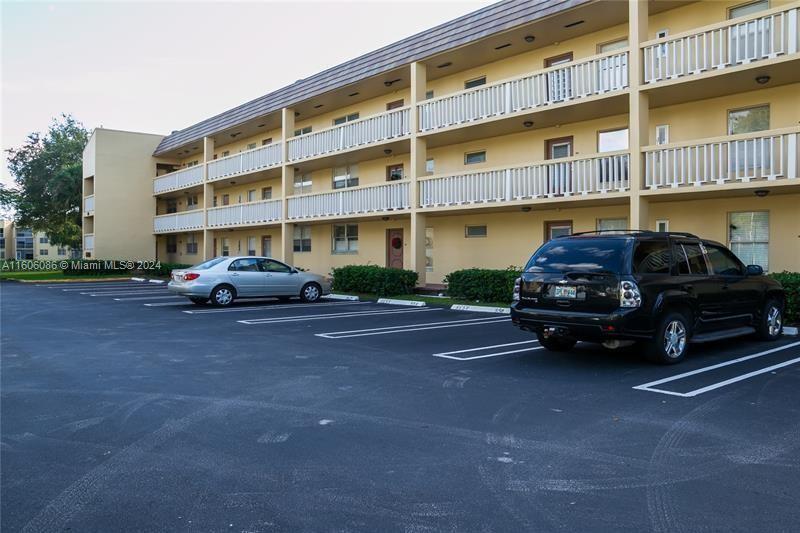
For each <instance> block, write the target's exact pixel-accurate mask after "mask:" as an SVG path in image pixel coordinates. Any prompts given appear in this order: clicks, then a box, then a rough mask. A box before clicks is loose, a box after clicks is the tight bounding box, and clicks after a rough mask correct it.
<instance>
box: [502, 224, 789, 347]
mask: <svg viewBox="0 0 800 533" xmlns="http://www.w3.org/2000/svg"><path fill="white" fill-rule="evenodd" d="M763 273H764V271H763V269H762V268H761V267H760V266H758V265H749V266H747V267H745V266H744V264H742V262H741V261H739V259H738V258H737V257H736V256H735V255H734V254H733V253H732V252H731V251H730V250H728V249H727V248H726V247H725V246H723V245H721V244H719V243H718V242H713V241H707V240H704V239H700V238H699V237H696V236H695V235H692V234H690V233H673V232H670V233H657V232H651V231H632V230H617V231H608V232H606V231H596V232H587V233H578V234H574V235H568V236H565V237H559V238H556V239H553V240H551V241H549V242H546V243H545V244H543V245H542V246H541V247H539V249H538V250H536V252H535V253H534V254H533V257H531V259H530V261H528V264H527V265H526V266H525V270H524V272H523V273H522V276H521V277H520V278H519V279H517V282H516V286H515V288H514V303H513V304H512V306H511V320H512V321H513V322H514V324H515V325H517V326H519V327H520V328H522V329H524V330H526V331H532V332H534V333H536V335H537V336H538V337H539V342H540V343H541V345H542V346H544V347H545V348H547V349H548V350H553V351H566V350H569V349H571V348H572V347H573V346H574V345H575V343H576V342H577V341H579V340H580V341H590V342H601V343H603V345H604V346H607V347H610V348H616V347H619V346H622V345H626V344H631V343H632V342H631V341H641V342H643V343H644V344H645V345H646V351H647V354H648V356H649V357H650V358H651V359H653V360H655V361H658V362H661V363H677V362H679V361H681V360H682V359H683V357H684V355H685V354H686V348H687V344H688V343H689V342H704V341H711V340H717V339H723V338H727V337H734V336H738V335H747V334H756V335H758V337H760V338H762V339H765V340H775V339H777V338H778V337H780V336H781V334H782V332H783V318H782V317H783V308H784V303H785V294H784V291H783V288H782V287H781V285H780V283H778V282H777V281H775V280H773V279H771V278H768V277H766V276H764V275H763Z"/></svg>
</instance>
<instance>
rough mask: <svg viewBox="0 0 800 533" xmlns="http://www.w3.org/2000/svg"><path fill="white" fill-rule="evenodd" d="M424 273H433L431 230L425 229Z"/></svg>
mask: <svg viewBox="0 0 800 533" xmlns="http://www.w3.org/2000/svg"><path fill="white" fill-rule="evenodd" d="M425 271H426V272H433V228H425Z"/></svg>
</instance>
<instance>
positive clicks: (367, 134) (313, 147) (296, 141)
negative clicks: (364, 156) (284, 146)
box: [288, 107, 410, 161]
mask: <svg viewBox="0 0 800 533" xmlns="http://www.w3.org/2000/svg"><path fill="white" fill-rule="evenodd" d="M409 118H410V109H409V108H408V107H404V108H401V109H396V110H392V111H387V112H386V113H381V114H379V115H373V116H371V117H366V118H362V119H359V120H354V121H352V122H347V123H346V124H342V125H340V126H334V127H332V128H328V129H325V130H321V131H317V132H314V133H307V134H305V135H300V136H298V137H293V138H292V139H289V141H288V151H289V152H288V153H289V155H288V158H289V161H297V160H298V159H305V158H307V157H317V156H321V155H325V154H329V153H333V152H339V151H342V150H349V149H351V148H356V147H358V146H364V145H369V144H373V143H378V142H383V141H388V140H390V139H396V138H398V137H403V136H404V135H408V134H409V132H410V129H409Z"/></svg>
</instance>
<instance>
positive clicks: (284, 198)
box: [280, 107, 294, 265]
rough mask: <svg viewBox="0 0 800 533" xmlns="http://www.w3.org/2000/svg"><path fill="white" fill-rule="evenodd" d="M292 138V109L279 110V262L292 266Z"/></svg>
mask: <svg viewBox="0 0 800 533" xmlns="http://www.w3.org/2000/svg"><path fill="white" fill-rule="evenodd" d="M292 137H294V109H293V108H290V107H284V108H283V109H281V140H282V142H283V146H282V148H281V149H282V152H283V154H282V158H281V160H282V161H283V166H282V167H281V246H280V258H281V261H283V262H284V263H286V264H288V265H292V264H294V242H293V239H294V224H292V223H291V222H288V220H287V216H288V214H289V196H291V194H292V191H293V189H294V166H293V165H290V164H289V139H291V138H292Z"/></svg>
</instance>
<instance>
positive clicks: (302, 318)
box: [237, 308, 441, 326]
mask: <svg viewBox="0 0 800 533" xmlns="http://www.w3.org/2000/svg"><path fill="white" fill-rule="evenodd" d="M432 311H441V309H427V308H426V309H401V310H397V311H395V310H391V311H389V310H387V311H352V312H348V313H325V314H322V315H305V316H302V315H301V316H297V315H292V316H279V317H272V318H254V319H251V320H237V322H239V323H240V324H247V325H249V326H252V325H258V324H279V323H283V322H302V321H306V320H329V319H332V318H350V317H357V316H364V315H399V314H403V313H429V312H432Z"/></svg>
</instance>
